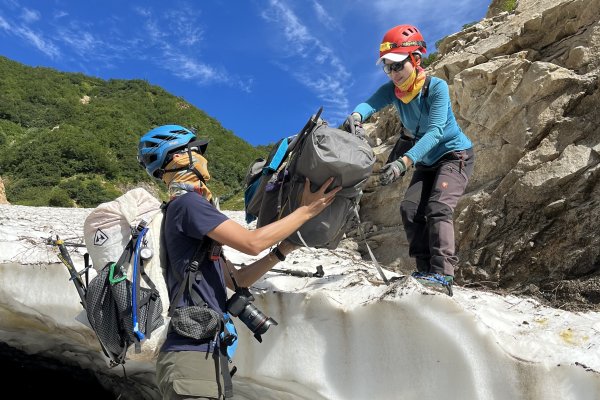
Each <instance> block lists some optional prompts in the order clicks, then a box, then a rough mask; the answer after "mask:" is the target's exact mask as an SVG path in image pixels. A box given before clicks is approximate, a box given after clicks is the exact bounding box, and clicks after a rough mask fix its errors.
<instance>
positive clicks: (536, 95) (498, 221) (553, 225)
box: [361, 0, 600, 306]
mask: <svg viewBox="0 0 600 400" xmlns="http://www.w3.org/2000/svg"><path fill="white" fill-rule="evenodd" d="M495 3H497V2H493V3H492V4H491V5H490V11H489V12H488V16H491V17H489V18H485V19H484V20H482V21H480V22H479V23H477V24H475V25H473V26H471V27H469V28H467V29H465V30H463V31H462V32H459V33H456V34H454V35H451V36H449V37H447V38H445V39H444V40H442V41H441V42H440V43H439V46H438V50H439V52H440V57H439V58H438V60H437V61H436V62H435V63H434V64H433V65H431V66H430V68H429V71H428V72H429V73H430V74H432V75H434V76H437V77H440V78H443V79H445V80H446V81H447V82H448V84H449V86H450V95H451V98H452V101H453V104H452V107H453V109H454V112H455V115H456V117H457V120H458V122H459V124H460V126H461V127H462V128H463V130H464V131H465V133H466V134H467V135H468V136H469V137H470V138H471V140H472V141H473V143H474V149H475V152H476V162H475V171H474V174H473V177H472V179H471V181H470V183H469V186H468V188H467V193H466V194H465V196H464V197H463V198H462V199H461V201H460V202H459V205H458V207H457V209H456V213H455V231H456V240H457V246H458V255H459V257H460V263H459V268H458V270H457V277H458V279H459V282H461V280H462V283H471V282H473V283H474V282H479V283H480V284H482V283H483V282H485V283H486V284H487V285H490V286H493V287H497V288H506V289H512V290H516V289H523V290H525V289H526V288H527V289H526V290H529V291H531V290H533V291H538V289H541V290H542V294H546V296H545V297H546V298H547V299H548V300H555V301H557V302H560V301H562V300H564V298H566V297H569V298H570V300H573V298H572V297H573V296H576V297H577V296H579V297H578V298H577V299H576V300H577V301H578V302H580V303H581V304H585V305H588V306H589V305H591V306H595V305H596V304H598V303H600V290H599V288H600V284H599V283H598V281H599V279H598V269H599V267H600V232H599V230H598V229H597V227H598V226H599V225H600V203H599V200H598V199H599V195H600V187H599V184H598V183H599V179H600V171H599V167H598V164H599V161H600V154H599V151H600V112H598V107H599V106H600V89H599V84H598V83H599V82H598V76H599V72H600V71H599V70H600V68H599V67H600V21H599V18H598V16H599V15H600V0H520V1H519V2H518V4H517V7H516V10H515V11H514V12H513V13H507V12H500V13H498V12H497V10H496V9H495V8H494V7H498V5H497V4H495ZM492 8H494V9H492ZM394 114H395V113H394V112H393V110H389V109H388V110H385V111H383V112H381V113H380V114H379V115H376V116H374V117H373V119H372V120H371V121H369V122H372V123H371V124H370V126H368V127H367V129H368V132H370V135H371V136H372V137H375V138H379V139H380V141H379V142H380V143H381V145H380V146H378V147H377V148H376V149H375V152H376V154H377V157H378V162H379V163H378V165H377V166H376V170H377V168H379V167H380V166H381V165H382V163H383V162H385V159H386V157H387V154H388V153H389V151H390V150H391V147H392V146H393V144H394V142H395V140H396V138H397V135H396V133H397V132H398V125H397V123H398V122H397V120H396V118H397V117H396V116H395V115H394ZM367 125H369V124H367ZM409 180H410V176H407V177H405V178H404V180H403V181H402V182H399V183H395V184H393V185H390V186H386V187H380V186H378V185H377V183H376V182H375V180H374V179H373V181H371V182H370V183H369V185H368V187H367V188H366V190H365V196H364V197H363V202H362V209H361V213H362V215H361V217H362V220H363V222H365V221H366V225H367V228H369V242H370V244H371V245H372V246H373V247H374V248H375V250H374V252H375V255H376V257H377V259H378V260H380V261H381V262H383V263H385V264H387V265H388V266H390V267H395V268H397V269H399V270H401V271H404V272H409V271H411V270H413V269H414V267H413V263H412V260H411V259H410V258H408V250H407V243H406V240H405V236H404V232H403V230H402V226H401V221H400V215H399V203H400V199H401V197H402V195H403V193H404V190H405V188H406V185H407V184H408V181H409ZM532 284H533V285H535V286H531V285H532ZM573 285H575V287H576V288H579V289H580V292H581V293H580V294H577V295H575V294H570V295H569V294H568V293H567V292H568V291H567V287H569V288H570V290H572V289H573V288H574V286H573Z"/></svg>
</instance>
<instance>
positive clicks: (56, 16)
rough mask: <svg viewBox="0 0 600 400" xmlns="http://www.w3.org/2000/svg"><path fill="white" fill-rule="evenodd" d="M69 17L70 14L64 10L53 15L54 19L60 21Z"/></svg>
mask: <svg viewBox="0 0 600 400" xmlns="http://www.w3.org/2000/svg"><path fill="white" fill-rule="evenodd" d="M67 16H69V13H68V12H66V11H62V10H59V11H55V12H54V15H53V17H54V19H60V18H64V17H67Z"/></svg>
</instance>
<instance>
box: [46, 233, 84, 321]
mask: <svg viewBox="0 0 600 400" xmlns="http://www.w3.org/2000/svg"><path fill="white" fill-rule="evenodd" d="M67 243H68V242H65V241H63V240H61V239H60V238H59V237H58V235H56V239H55V240H54V239H52V237H49V238H48V239H47V240H46V244H48V245H50V246H56V247H57V248H58V250H59V253H58V259H59V260H60V261H62V263H63V264H64V265H65V266H66V267H67V270H68V271H69V275H71V278H70V279H69V280H70V281H73V284H74V285H75V288H76V289H77V293H78V294H79V298H80V299H81V305H82V306H83V308H84V309H85V308H86V306H87V304H86V301H85V295H86V287H85V284H84V283H83V279H82V278H81V274H80V273H79V272H78V271H77V269H76V268H75V264H73V260H72V259H71V255H70V254H69V250H68V249H67V246H66V245H67ZM70 245H77V246H79V245H78V244H74V243H73V244H70Z"/></svg>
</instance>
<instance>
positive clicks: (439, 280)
mask: <svg viewBox="0 0 600 400" xmlns="http://www.w3.org/2000/svg"><path fill="white" fill-rule="evenodd" d="M411 276H412V277H413V278H415V279H416V280H417V281H418V282H419V283H420V284H422V285H423V286H427V287H429V288H431V289H434V290H437V291H442V292H444V293H447V294H448V296H450V297H452V295H453V293H452V284H453V283H454V277H453V276H452V275H442V274H436V273H432V272H427V273H424V272H418V271H416V272H413V273H412V275H411Z"/></svg>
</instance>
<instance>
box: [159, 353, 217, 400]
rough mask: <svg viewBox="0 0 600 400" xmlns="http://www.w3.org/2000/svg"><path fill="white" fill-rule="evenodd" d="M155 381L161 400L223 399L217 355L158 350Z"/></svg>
mask: <svg viewBox="0 0 600 400" xmlns="http://www.w3.org/2000/svg"><path fill="white" fill-rule="evenodd" d="M156 381H157V384H158V388H159V390H160V393H161V395H162V398H163V400H184V399H218V400H220V399H224V398H225V397H224V383H223V376H222V375H221V368H220V363H219V356H218V354H207V353H206V352H202V351H179V352H166V353H162V352H161V353H160V354H159V355H158V359H157V360H156Z"/></svg>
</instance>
